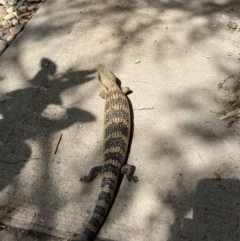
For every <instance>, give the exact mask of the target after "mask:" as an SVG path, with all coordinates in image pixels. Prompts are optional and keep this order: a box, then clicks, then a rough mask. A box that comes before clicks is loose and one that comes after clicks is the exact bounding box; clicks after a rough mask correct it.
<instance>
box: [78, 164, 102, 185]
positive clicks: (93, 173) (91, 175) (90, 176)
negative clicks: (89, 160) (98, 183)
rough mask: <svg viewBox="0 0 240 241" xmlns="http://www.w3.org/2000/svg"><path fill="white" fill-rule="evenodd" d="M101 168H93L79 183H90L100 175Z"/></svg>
mask: <svg viewBox="0 0 240 241" xmlns="http://www.w3.org/2000/svg"><path fill="white" fill-rule="evenodd" d="M102 170H103V167H102V166H96V167H93V168H92V169H91V170H90V172H89V174H88V176H84V177H82V178H80V181H81V182H91V181H92V180H93V179H94V178H95V177H96V176H97V175H98V174H100V173H102Z"/></svg>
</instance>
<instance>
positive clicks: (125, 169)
mask: <svg viewBox="0 0 240 241" xmlns="http://www.w3.org/2000/svg"><path fill="white" fill-rule="evenodd" d="M135 170H136V167H135V166H133V165H128V164H127V165H123V166H122V168H121V174H126V175H127V179H128V181H130V182H131V181H134V182H137V181H138V178H137V177H136V176H133V174H134V172H135Z"/></svg>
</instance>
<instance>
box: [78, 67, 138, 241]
mask: <svg viewBox="0 0 240 241" xmlns="http://www.w3.org/2000/svg"><path fill="white" fill-rule="evenodd" d="M97 72H98V79H99V83H100V85H101V87H102V92H101V93H100V96H101V97H102V98H104V99H105V110H104V139H103V159H104V164H103V166H96V167H93V168H92V169H91V170H90V172H89V174H88V176H84V177H83V178H80V181H82V182H90V181H92V180H93V179H94V178H95V177H96V176H97V174H99V173H102V174H103V178H102V183H101V188H100V193H99V196H98V200H97V204H96V206H95V208H94V211H93V214H92V217H91V218H90V221H89V223H88V225H87V227H86V228H85V231H84V232H83V237H82V238H81V239H80V241H91V240H93V239H94V238H95V236H96V235H97V233H98V231H99V230H100V228H101V226H102V224H103V222H104V219H105V218H106V215H107V213H108V211H109V208H110V207H111V204H112V202H113V199H114V196H115V191H116V188H117V185H118V180H119V177H120V175H121V174H126V175H127V178H128V180H129V181H131V180H133V181H134V182H137V181H138V178H137V177H136V176H133V173H134V171H135V169H136V168H135V166H132V165H124V162H125V159H126V155H127V150H128V144H129V137H130V131H131V112H130V108H129V103H128V100H127V97H126V95H125V94H126V93H127V92H128V91H129V88H123V89H121V88H120V87H119V86H118V84H117V82H116V81H117V79H116V77H115V75H114V74H113V73H111V72H110V71H109V70H108V69H107V68H106V67H105V66H103V65H98V67H97Z"/></svg>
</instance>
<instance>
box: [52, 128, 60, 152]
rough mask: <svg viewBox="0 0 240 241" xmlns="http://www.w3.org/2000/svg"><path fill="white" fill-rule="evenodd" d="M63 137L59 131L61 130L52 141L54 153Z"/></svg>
mask: <svg viewBox="0 0 240 241" xmlns="http://www.w3.org/2000/svg"><path fill="white" fill-rule="evenodd" d="M61 138H62V133H59V132H58V133H57V134H56V135H55V136H54V140H53V143H52V153H53V154H56V153H57V149H58V145H59V143H60V140H61Z"/></svg>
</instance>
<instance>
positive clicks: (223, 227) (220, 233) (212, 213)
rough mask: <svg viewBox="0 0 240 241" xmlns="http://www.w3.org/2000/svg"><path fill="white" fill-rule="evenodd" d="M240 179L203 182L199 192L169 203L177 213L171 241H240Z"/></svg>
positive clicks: (169, 200)
mask: <svg viewBox="0 0 240 241" xmlns="http://www.w3.org/2000/svg"><path fill="white" fill-rule="evenodd" d="M239 190H240V182H239V180H238V179H224V180H213V179H203V180H201V181H199V183H198V185H197V188H196V191H195V192H192V193H187V194H186V195H185V194H183V193H182V194H181V195H180V196H174V195H172V194H170V193H169V194H168V196H167V197H166V199H165V203H166V204H167V205H168V206H170V207H171V208H172V210H173V212H174V216H175V222H174V223H173V224H172V225H171V227H170V233H171V236H170V238H169V239H168V241H183V240H196V241H198V240H199V241H200V240H221V241H227V240H238V239H239V235H240V226H239V211H240V209H239V207H240V201H239Z"/></svg>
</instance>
